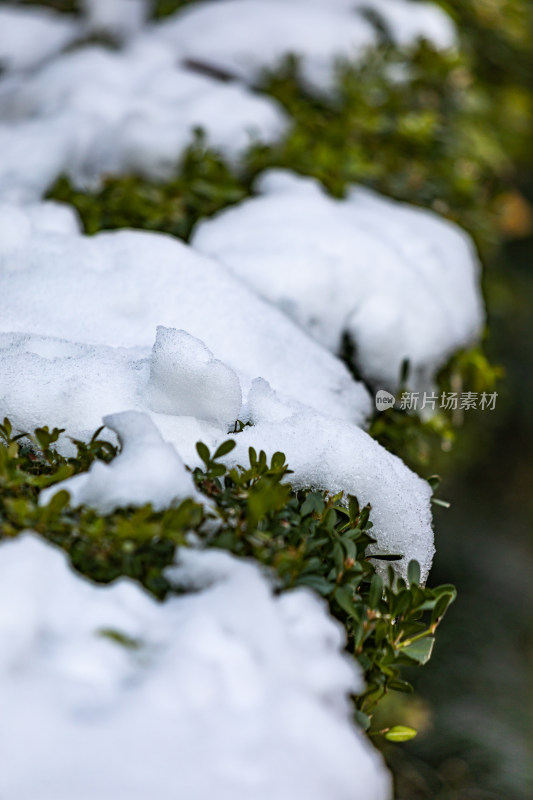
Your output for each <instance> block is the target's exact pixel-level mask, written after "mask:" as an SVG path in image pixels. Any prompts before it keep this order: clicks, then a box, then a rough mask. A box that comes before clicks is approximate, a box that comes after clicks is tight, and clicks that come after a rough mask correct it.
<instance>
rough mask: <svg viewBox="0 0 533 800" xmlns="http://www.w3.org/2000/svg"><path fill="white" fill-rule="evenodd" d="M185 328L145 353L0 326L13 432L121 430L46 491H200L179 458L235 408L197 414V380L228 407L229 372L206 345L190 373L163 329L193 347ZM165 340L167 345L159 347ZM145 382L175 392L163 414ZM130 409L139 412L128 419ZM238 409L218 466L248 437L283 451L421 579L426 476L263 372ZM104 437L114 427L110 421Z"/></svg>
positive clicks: (113, 497)
mask: <svg viewBox="0 0 533 800" xmlns="http://www.w3.org/2000/svg"><path fill="white" fill-rule="evenodd" d="M188 338H192V337H188V335H187V334H184V333H183V332H178V331H171V330H168V329H159V331H158V337H157V340H156V345H155V346H154V348H153V352H152V355H151V357H149V358H143V357H139V355H140V353H142V351H141V350H139V349H131V350H129V349H126V348H112V347H102V346H89V345H80V344H74V343H72V342H66V341H61V340H54V339H49V338H46V337H40V336H35V335H33V336H29V335H26V334H3V335H0V374H1V375H2V376H3V380H2V384H3V385H2V386H1V387H0V417H3V416H7V417H9V418H10V420H11V422H12V424H13V425H14V426H15V428H16V429H18V430H22V431H28V430H32V429H33V428H35V427H36V426H37V425H39V424H42V420H43V419H46V420H47V424H48V425H50V426H54V427H61V428H65V429H66V430H67V431H68V433H69V435H70V436H72V437H74V438H78V439H85V440H87V439H88V438H90V436H91V434H92V433H93V432H94V430H96V428H98V427H99V426H100V424H101V418H102V417H103V418H104V422H107V424H108V425H110V428H111V430H112V431H117V432H118V433H119V435H120V432H121V431H122V430H124V431H125V432H126V435H127V436H128V437H129V438H128V439H127V440H126V441H127V443H128V446H127V448H125V449H124V451H123V452H122V453H121V455H120V456H118V457H117V458H116V459H115V461H114V462H112V464H111V465H110V466H109V467H107V466H105V465H94V466H93V468H92V470H91V472H89V474H88V475H79V476H76V477H74V478H72V479H69V481H67V482H65V484H57V485H55V486H53V487H51V488H50V489H49V490H47V491H46V492H45V493H43V501H44V502H46V501H48V499H49V498H50V497H51V496H53V495H54V494H55V493H56V492H58V491H60V490H61V489H67V491H69V492H70V493H71V502H72V505H79V504H80V503H86V504H88V505H91V506H94V507H96V508H98V509H100V510H101V511H105V512H107V511H109V510H112V508H115V507H117V506H119V505H120V503H121V502H122V503H123V504H125V505H130V504H133V505H139V504H141V505H142V504H144V503H147V502H152V503H153V504H154V505H156V506H157V507H158V508H162V507H164V506H165V505H169V504H170V503H171V501H172V500H174V499H184V498H185V497H186V496H192V497H193V498H194V499H196V500H199V501H201V498H199V497H198V495H196V494H194V493H192V492H191V484H190V482H188V481H186V480H185V477H184V476H183V470H182V469H181V467H180V464H181V460H180V457H181V459H182V460H183V462H184V463H185V464H187V465H188V466H189V467H191V468H194V467H196V466H199V465H200V463H201V462H200V459H199V457H198V454H197V452H196V443H197V442H198V441H202V442H204V443H205V444H206V445H207V446H208V447H209V448H210V450H211V451H212V452H213V451H214V450H215V449H216V447H218V445H220V444H221V443H222V442H224V441H226V440H227V439H228V438H230V436H229V434H228V429H229V427H230V425H229V423H232V422H233V419H234V417H229V416H228V417H227V419H224V418H223V417H219V418H218V419H214V418H213V417H212V416H210V415H209V414H205V413H204V415H203V417H202V409H205V402H206V386H208V387H210V388H209V391H210V392H212V394H210V395H209V399H211V397H215V398H218V399H219V401H220V408H221V409H223V408H224V407H226V408H229V404H230V403H232V402H233V400H234V396H233V393H234V385H235V384H234V377H236V376H235V373H233V372H232V371H231V370H230V368H229V367H227V366H226V365H224V364H223V363H222V362H220V361H214V360H213V359H212V357H211V356H210V355H208V356H207V358H206V359H205V362H204V363H205V371H203V372H201V373H200V375H199V374H198V365H197V363H195V362H194V361H190V360H188V358H189V356H190V354H191V351H190V350H188V349H187V348H186V350H185V355H184V359H183V361H180V358H181V352H182V351H180V350H178V351H176V350H175V349H173V341H172V340H175V339H177V340H178V342H179V341H180V340H183V339H184V340H185V344H186V345H187V346H188V347H190V346H191V345H192V352H193V353H194V352H196V350H197V348H198V347H199V344H198V341H197V340H192V342H189V341H188ZM169 339H170V341H171V345H172V346H171V347H170V348H168V349H167V348H166V345H167V344H168V341H169ZM204 348H205V346H204ZM205 350H206V348H205V349H204V351H203V353H205ZM203 353H202V355H203ZM161 359H164V360H165V361H166V365H167V367H168V366H169V365H170V364H171V363H172V360H173V359H175V361H174V363H175V364H176V374H177V375H178V376H180V375H181V376H183V380H182V385H181V386H180V387H179V388H177V387H176V382H175V375H174V374H173V372H172V371H171V370H170V369H166V370H164V371H162V372H160V373H159V374H157V375H156V377H155V380H154V367H153V365H154V362H155V363H156V364H158V363H159V362H160V360H161ZM187 370H188V372H187ZM206 380H207V383H206ZM216 380H218V381H219V383H218V387H217V386H216V384H215V381H216ZM154 388H157V395H156V397H157V398H159V397H161V396H163V397H175V398H176V401H177V405H176V406H175V407H174V408H173V409H172V410H170V409H169V410H168V411H167V412H165V413H161V412H160V406H159V404H157V405H156V407H155V408H154V407H153V405H152V403H153V398H154ZM180 404H183V405H180ZM225 404H228V405H226V406H225ZM195 407H196V408H197V410H196V412H195V413H194V414H193V413H192V412H191V409H192V408H195ZM117 409H135V411H136V412H137V414H135V412H134V411H130V412H127V413H126V416H125V417H124V415H123V414H113V415H112V416H111V417H109V416H107V415H109V413H110V412H111V411H112V410H117ZM138 412H144V413H145V414H147V415H149V418H151V420H152V421H153V423H155V425H156V426H157V428H158V429H159V431H160V432H161V434H162V435H163V437H164V438H165V439H166V440H167V441H168V442H169V443H170V444H172V445H173V446H174V447H175V448H176V450H177V453H179V456H176V458H173V456H172V454H171V453H170V451H169V445H166V444H163V443H162V442H161V441H160V438H159V437H158V436H157V435H156V434H155V432H154V431H153V428H152V427H151V425H150V424H149V419H148V418H147V419H146V420H145V422H140V421H138V420H140V419H141V418H142V414H139V413H138ZM132 416H133V418H134V419H135V420H137V421H136V423H135V425H133V424H132ZM123 417H124V419H123ZM206 417H207V418H206ZM238 417H239V418H241V419H243V420H246V421H249V422H251V423H252V425H251V427H246V428H245V429H244V431H243V432H242V433H240V434H237V435H235V436H234V437H233V438H234V439H235V442H236V444H237V447H236V448H235V449H234V450H233V451H232V453H230V454H229V455H228V456H226V458H225V459H224V460H225V462H226V463H227V465H228V466H230V467H231V466H238V465H241V466H247V465H248V448H249V447H254V448H255V449H256V451H259V450H264V451H265V452H266V454H267V455H268V456H269V457H270V456H272V454H273V453H274V452H276V451H278V450H281V451H282V452H284V453H285V455H286V457H287V460H288V463H289V466H290V468H291V470H293V472H292V474H291V475H290V476H289V480H290V481H291V483H292V484H293V485H294V486H295V487H298V488H314V489H319V490H328V491H331V492H334V493H336V492H338V491H343V492H345V495H346V496H347V495H348V494H352V495H355V496H357V497H358V498H359V501H360V503H362V504H366V503H371V505H372V522H373V525H374V527H373V529H372V535H373V536H374V537H375V538H376V541H377V544H376V545H374V546H372V547H371V548H370V552H374V553H389V554H391V553H394V554H396V553H399V554H402V555H403V556H404V558H403V560H402V561H399V562H395V564H394V568H395V570H396V572H397V573H398V574H399V575H401V576H403V577H405V576H406V572H407V565H408V563H409V561H410V560H411V559H416V560H417V561H418V562H419V563H420V566H421V574H422V580H424V581H425V580H426V578H427V575H428V573H429V569H430V567H431V561H432V557H433V553H434V545H433V531H432V524H431V505H430V497H431V490H430V487H429V484H428V483H427V482H426V481H424V480H422V479H421V478H419V477H418V476H417V475H415V474H414V473H412V472H411V471H410V470H409V469H408V468H407V467H406V466H405V464H403V462H402V461H401V460H400V459H398V458H396V457H395V456H393V455H391V454H390V453H389V452H388V451H387V450H385V449H384V448H383V447H381V446H380V445H379V444H377V442H376V441H375V440H374V439H372V438H371V437H370V436H369V435H368V434H367V433H365V432H364V431H363V430H361V429H360V428H358V427H356V426H355V425H353V424H351V423H349V422H346V421H343V420H341V419H338V418H335V417H332V416H331V415H328V414H324V413H320V412H317V411H315V410H313V409H312V408H310V407H309V405H307V404H305V397H303V398H302V401H301V402H300V401H298V400H297V399H295V398H294V397H288V396H287V395H283V394H281V395H280V394H279V393H276V392H275V391H274V390H273V389H272V388H271V387H270V386H269V384H268V383H267V381H265V380H264V379H263V378H260V377H259V378H257V379H256V380H254V381H253V383H252V386H251V389H250V391H249V392H247V394H246V397H245V402H244V403H243V406H242V409H241V411H240V413H239V414H238ZM136 430H137V432H138V436H139V441H138V443H136V437H135V431H136ZM142 431H146V436H142V435H141V433H142ZM105 436H106V437H108V438H113V437H110V432H108V431H106V432H105ZM147 438H148V439H150V440H151V442H152V445H151V446H150V447H147V446H146V444H147V442H146V439H147ZM60 449H61V451H62V452H65V453H70V452H72V449H73V448H72V445H69V440H68V439H63V440H60ZM145 451H146V454H145ZM158 459H161V467H160V468H159V467H158ZM163 459H164V460H163ZM174 462H176V464H175V467H174V466H173V463H174ZM169 464H170V467H169ZM170 470H173V471H170ZM166 473H168V479H167V478H165V474H166ZM182 478H183V479H182ZM173 487H174V488H173Z"/></svg>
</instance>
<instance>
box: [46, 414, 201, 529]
mask: <svg viewBox="0 0 533 800" xmlns="http://www.w3.org/2000/svg"><path fill="white" fill-rule="evenodd" d="M103 422H104V424H105V425H107V427H108V428H110V429H111V430H112V431H114V432H115V433H116V434H117V436H118V440H119V442H120V445H121V452H120V455H119V456H118V457H117V458H115V459H114V460H113V461H112V462H111V463H110V464H106V463H104V462H102V461H95V462H93V464H92V465H91V467H90V469H89V471H88V472H83V473H80V474H79V475H74V476H73V477H72V478H68V479H67V480H65V481H62V482H61V483H57V484H55V485H54V486H51V487H49V488H48V489H45V490H44V491H43V492H41V494H40V496H39V503H41V505H46V504H47V503H48V502H49V500H50V499H51V498H52V497H53V496H54V495H55V494H57V492H58V491H67V492H68V493H69V495H70V503H71V505H72V506H74V507H76V506H81V505H87V506H92V507H93V508H96V509H97V510H98V511H100V513H102V514H109V513H111V512H112V511H114V510H115V509H117V508H125V507H126V506H143V505H145V504H147V503H151V504H152V506H153V508H154V510H155V511H164V510H165V509H166V508H168V507H169V506H171V505H177V504H179V502H180V501H182V500H185V499H187V498H190V499H192V500H195V501H196V502H200V503H202V502H203V500H204V499H205V498H202V496H201V495H200V493H199V492H198V491H197V490H196V487H195V486H194V481H193V479H192V475H191V473H190V472H187V470H186V469H185V464H184V463H183V461H182V460H181V458H180V457H179V455H178V454H177V452H176V450H175V449H174V447H172V445H170V444H168V443H166V442H164V441H163V439H162V437H161V434H160V433H159V430H158V429H157V427H156V426H155V425H154V423H153V422H152V421H151V419H150V417H148V416H147V415H146V414H141V413H139V412H138V411H122V412H121V413H118V414H110V415H109V416H107V417H104V419H103Z"/></svg>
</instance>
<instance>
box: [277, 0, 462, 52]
mask: <svg viewBox="0 0 533 800" xmlns="http://www.w3.org/2000/svg"><path fill="white" fill-rule="evenodd" d="M276 1H277V0H276ZM290 2H292V3H299V4H302V5H304V4H305V5H306V6H309V5H316V6H319V7H322V8H329V9H338V10H339V11H348V12H357V13H359V14H367V13H368V12H371V13H372V14H375V15H376V16H377V17H378V18H379V21H380V22H381V23H383V24H384V25H385V27H386V30H387V34H388V35H389V36H390V38H391V39H392V41H393V42H395V43H396V44H397V45H399V46H400V47H410V46H412V45H413V44H415V43H416V41H417V40H418V39H426V40H428V41H429V42H431V43H432V44H433V45H434V46H435V47H437V48H439V49H442V50H446V49H448V48H452V47H454V46H455V45H456V43H457V33H456V29H455V26H454V24H453V22H452V20H451V18H450V17H449V16H448V14H446V13H445V12H444V11H443V9H442V8H440V7H439V6H437V5H435V4H434V3H422V2H413V0H290Z"/></svg>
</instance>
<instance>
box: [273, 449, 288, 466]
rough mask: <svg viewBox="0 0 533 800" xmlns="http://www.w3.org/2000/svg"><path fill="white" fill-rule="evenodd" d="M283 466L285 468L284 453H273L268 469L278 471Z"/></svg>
mask: <svg viewBox="0 0 533 800" xmlns="http://www.w3.org/2000/svg"><path fill="white" fill-rule="evenodd" d="M284 466H285V453H280V452H279V451H278V452H276V453H274V455H273V456H272V459H271V461H270V468H271V469H275V470H278V469H283V467H284Z"/></svg>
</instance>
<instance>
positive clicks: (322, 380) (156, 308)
mask: <svg viewBox="0 0 533 800" xmlns="http://www.w3.org/2000/svg"><path fill="white" fill-rule="evenodd" d="M14 213H16V212H14ZM21 215H22V217H23V212H22V211H21ZM22 217H21V219H22ZM12 218H14V217H13V215H12ZM0 219H1V208H0ZM0 224H1V223H0ZM28 230H29V232H30V235H28V236H27V238H26V239H25V242H24V243H23V242H22V234H20V236H19V246H18V247H17V248H16V256H15V257H14V256H13V242H11V245H10V246H9V247H7V248H6V247H4V242H3V241H0V296H1V297H2V301H3V309H4V310H3V312H2V319H1V322H0V330H3V331H5V332H7V333H10V332H15V333H23V334H26V332H29V331H32V332H33V333H34V334H38V335H40V336H46V337H58V338H60V339H67V340H70V341H75V342H78V343H87V344H93V345H103V346H107V347H109V346H111V347H118V348H122V347H128V348H131V347H141V348H144V349H143V350H142V351H138V352H134V353H130V355H129V356H126V355H125V354H124V353H123V352H121V351H120V350H119V351H118V353H117V352H116V351H114V350H107V351H105V352H104V351H101V350H98V351H96V350H93V351H91V350H90V349H87V348H85V349H83V348H82V349H81V350H80V349H78V350H77V351H76V354H77V355H78V357H79V358H81V359H82V360H85V367H84V369H85V370H87V372H86V376H84V375H83V374H82V375H81V376H80V378H79V380H80V381H81V384H80V385H82V386H83V396H84V398H86V400H84V401H83V403H81V404H80V405H79V406H78V407H79V409H80V411H81V410H82V409H86V411H89V409H90V407H91V402H92V401H91V387H94V389H93V394H95V395H98V394H100V396H105V392H106V391H107V388H106V387H114V386H121V387H122V388H121V389H120V392H119V393H118V394H115V399H116V401H117V405H116V406H115V407H111V408H109V407H105V408H102V407H101V406H100V407H98V408H95V411H97V412H98V413H99V414H102V413H110V412H113V411H121V410H125V409H132V408H133V409H136V408H138V407H139V406H138V404H137V403H133V402H132V399H133V398H132V395H134V394H135V392H136V388H135V385H136V377H137V376H136V374H135V372H134V371H133V372H132V370H131V368H130V366H128V364H129V362H130V361H131V360H132V359H133V360H135V359H137V360H138V359H139V358H140V357H144V358H145V359H149V357H150V351H151V348H152V345H153V342H154V336H155V332H156V328H157V326H158V325H161V326H164V327H167V328H175V329H178V330H183V331H186V332H187V333H188V334H190V336H192V337H195V338H197V339H200V340H201V341H202V342H203V343H204V344H205V345H206V346H207V348H209V350H210V351H211V353H212V355H213V358H214V359H218V360H219V361H222V362H224V364H225V365H227V367H228V368H230V370H229V371H228V370H224V369H222V368H221V367H220V366H217V364H216V363H212V362H209V361H208V363H207V364H206V365H205V368H204V367H202V366H201V365H198V368H197V372H196V375H195V377H194V378H193V377H192V373H191V372H190V370H189V377H190V379H191V380H192V381H193V383H194V384H195V385H196V386H197V387H200V386H201V382H202V381H203V380H206V381H208V382H207V383H206V384H205V385H206V386H207V385H210V386H213V387H217V393H218V395H219V396H218V397H217V398H215V399H214V401H213V399H212V398H205V399H204V400H203V401H201V403H203V406H202V405H201V404H199V405H198V409H199V412H198V413H199V414H200V416H202V418H206V417H208V418H210V417H213V415H215V416H216V415H217V413H218V412H216V411H215V406H213V402H215V403H217V401H218V400H220V401H221V403H220V415H222V417H224V418H226V417H227V416H228V415H229V414H230V412H231V411H232V410H233V409H236V408H237V406H238V387H237V383H236V381H235V378H234V376H233V375H232V374H231V370H233V371H234V372H235V373H236V374H237V376H238V378H239V381H240V385H241V389H242V392H243V394H247V393H248V390H249V388H250V386H251V382H252V380H253V379H254V378H256V377H258V376H260V377H262V378H265V379H266V380H268V381H269V383H270V384H271V385H272V388H273V389H275V390H276V391H278V392H280V393H282V394H284V395H288V396H291V397H295V398H297V399H300V400H302V401H304V402H305V403H306V404H307V405H309V406H312V407H313V408H316V409H317V410H319V411H322V412H323V413H325V414H328V415H332V416H337V417H341V418H343V419H346V420H349V421H351V422H354V423H356V424H363V423H364V420H365V419H366V417H367V416H368V413H369V410H370V403H369V397H368V393H367V391H366V389H365V388H364V387H363V385H362V384H360V383H357V382H356V381H354V380H353V378H352V377H351V375H350V374H349V372H348V370H347V369H346V367H345V366H344V365H343V364H342V362H341V361H339V360H338V359H337V358H335V357H334V356H333V355H332V354H330V353H329V352H328V351H326V350H325V349H324V348H322V347H321V346H320V345H319V344H317V343H316V342H314V341H313V340H312V339H311V338H310V337H308V336H307V334H305V333H304V332H303V331H301V330H299V328H298V327H297V326H296V325H295V324H294V323H293V322H292V321H291V320H289V319H288V318H287V317H285V315H284V314H282V313H281V312H280V311H279V310H278V309H275V308H273V307H272V306H271V305H269V304H268V303H265V302H263V301H262V300H260V299H259V298H257V297H256V296H255V295H254V294H253V293H252V292H251V291H250V290H248V289H247V288H246V287H245V286H242V285H241V282H240V281H238V280H237V279H236V278H234V277H233V276H232V275H231V274H229V273H228V272H227V271H226V270H225V269H224V267H222V266H221V265H220V264H218V263H216V262H215V261H213V260H211V259H208V258H206V257H204V256H200V255H199V254H198V253H196V252H195V251H194V250H193V249H192V248H191V247H189V246H187V245H185V244H183V243H181V242H179V241H177V240H175V239H172V238H171V237H169V236H162V235H160V234H153V233H144V232H132V231H120V232H116V233H115V232H113V233H103V234H99V235H98V236H94V237H86V236H80V235H76V234H72V235H59V234H53V233H48V232H45V233H42V232H41V231H38V230H35V231H32V228H31V226H27V227H26V226H25V227H24V231H25V234H24V235H25V236H26V234H27V233H28ZM16 235H17V234H16V232H14V233H13V236H12V238H16ZM178 338H179V337H178ZM34 344H35V342H34V340H33V339H32V338H31V337H30V338H29V339H28V338H26V339H25V338H24V337H22V339H21V338H20V337H19V338H18V339H16V340H11V339H9V337H8V339H7V340H4V348H3V357H4V356H5V357H6V359H7V360H9V359H10V358H16V359H17V361H18V366H17V363H15V361H11V362H10V363H11V364H12V366H11V368H10V367H9V366H8V364H7V363H6V365H5V369H6V372H4V378H3V379H2V382H3V383H4V386H5V390H4V391H2V394H3V395H5V393H6V391H9V392H18V393H19V394H18V400H17V402H19V401H20V403H21V407H22V408H24V407H27V405H28V404H30V405H32V404H33V407H35V403H37V402H39V401H38V398H35V397H34V396H33V395H34V392H32V390H31V380H33V379H35V380H36V384H37V385H43V384H44V385H48V386H49V387H50V391H49V393H48V394H49V396H50V393H52V395H53V393H54V381H56V380H57V379H58V378H60V379H61V380H64V381H68V376H69V375H70V374H72V375H74V372H75V371H76V370H77V369H78V370H79V368H80V366H81V362H80V361H79V360H78V362H77V363H76V359H69V358H68V357H64V356H63V355H62V352H61V350H62V347H63V346H64V345H62V344H61V343H59V344H58V347H59V352H58V359H59V360H58V359H57V358H56V356H55V355H54V347H53V346H52V345H51V350H50V353H49V355H48V356H46V355H45V356H44V358H43V357H42V356H40V355H39V354H38V353H37V354H35V353H34V352H32V349H33V347H34ZM37 347H39V343H38V342H37ZM75 347H78V345H76V346H75ZM160 347H164V349H165V350H166V353H167V354H166V356H165V358H168V359H170V360H171V361H172V359H173V358H174V359H175V357H178V355H179V359H183V358H188V359H189V361H188V363H189V366H190V360H191V358H194V357H195V356H194V352H198V347H196V350H195V346H194V342H192V341H191V340H190V339H183V338H182V340H181V342H179V341H178V340H177V339H176V337H175V335H174V334H172V336H171V335H168V336H167V335H163V334H160V339H159V340H158V344H157V345H156V353H155V359H154V363H153V377H152V388H154V389H155V388H156V387H155V386H154V381H155V382H156V383H159V389H161V381H162V380H163V382H164V381H170V373H169V372H168V370H171V371H172V369H174V367H171V366H168V367H165V363H164V359H160ZM180 348H181V349H180ZM67 349H68V345H67ZM187 349H189V354H188V355H187V354H186V351H187ZM173 351H175V352H173ZM47 358H48V360H49V363H48V364H47V363H46V360H47ZM100 359H101V363H102V373H101V376H99V375H98V369H99V360H100ZM158 359H159V361H158ZM22 363H23V364H24V365H25V366H24V370H23V373H22V374H21V375H20V378H17V374H18V373H17V370H18V368H19V366H20V364H22ZM38 364H39V365H40V366H37V365H38ZM121 364H122V366H121ZM147 364H148V361H146V362H145V365H147ZM115 368H117V369H118V370H119V372H120V374H119V375H118V376H117V379H116V380H115V379H114V376H113V370H114V369H115ZM39 369H42V373H41V377H40V378H39V373H38V371H37V370H39ZM138 369H140V370H142V369H143V367H142V365H140V366H139V367H138ZM165 369H167V377H166V378H165V377H164V373H165ZM91 372H92V374H90V373H91ZM125 372H127V373H128V374H127V375H126V374H125ZM32 373H33V376H34V377H33V378H30V375H31V374H32ZM77 374H78V375H79V372H78V373H77ZM73 380H74V377H73ZM176 380H177V379H176ZM209 382H210V383H209ZM23 384H24V385H25V386H26V388H25V389H24V394H23V393H22V391H21V390H20V387H21V386H22V385H23ZM168 386H169V387H170V388H169V390H168V391H170V392H171V393H174V389H173V388H172V386H171V384H168ZM2 388H3V387H2ZM109 391H110V392H113V391H114V390H113V389H112V388H109ZM56 395H57V396H56V399H55V400H54V402H53V403H51V405H50V408H48V407H47V408H44V407H42V413H43V414H44V413H45V411H47V410H50V411H53V407H54V405H55V403H58V405H59V407H64V406H65V404H66V403H67V404H68V402H69V401H68V400H63V401H62V396H61V394H57V393H56ZM167 395H168V392H167ZM67 396H68V391H67V392H66V394H65V395H64V397H65V398H66V397H67ZM195 396H196V397H197V394H196V395H195ZM224 397H226V399H225V400H224ZM24 398H25V399H24ZM125 398H128V402H127V403H125V404H123V403H124V400H125ZM151 402H152V403H153V404H155V407H153V410H154V411H161V410H164V409H165V408H166V409H167V410H170V409H171V405H168V403H170V404H172V403H173V402H174V403H176V404H178V405H176V406H174V409H173V410H174V411H176V409H178V410H180V413H184V412H185V411H188V412H189V413H190V410H191V409H187V408H186V407H185V406H183V405H181V406H180V405H179V404H180V403H182V402H183V401H182V400H180V398H179V397H177V396H175V395H174V397H173V399H171V398H169V397H168V396H167V398H166V400H165V399H164V397H163V395H162V394H161V393H160V394H159V396H157V393H156V394H155V395H152V401H151ZM196 402H198V401H196ZM165 403H167V405H166V406H165ZM96 405H97V403H96V402H95V406H96ZM84 413H85V412H84ZM56 416H57V415H56ZM72 416H74V417H75V414H73V415H72ZM75 418H76V417H75ZM88 418H90V419H94V413H93V414H88ZM42 419H43V417H41V421H40V424H42ZM217 419H218V417H217ZM76 421H77V422H78V423H79V422H80V421H81V414H80V416H79V417H78V418H76ZM51 422H52V420H50V421H49V423H48V424H51ZM231 422H234V420H231ZM26 424H28V423H26Z"/></svg>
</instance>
